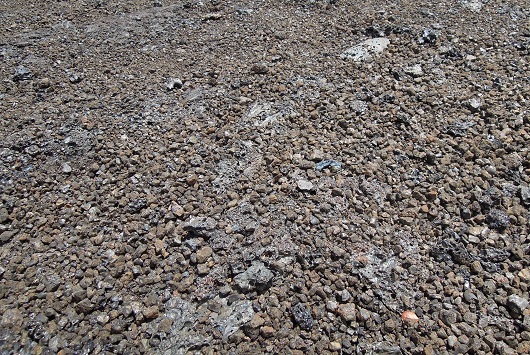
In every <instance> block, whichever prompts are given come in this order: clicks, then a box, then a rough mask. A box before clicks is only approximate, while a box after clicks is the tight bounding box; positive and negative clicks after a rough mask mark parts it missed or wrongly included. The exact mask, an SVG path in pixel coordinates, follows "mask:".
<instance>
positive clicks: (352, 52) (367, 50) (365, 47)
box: [341, 37, 390, 62]
mask: <svg viewBox="0 0 530 355" xmlns="http://www.w3.org/2000/svg"><path fill="white" fill-rule="evenodd" d="M389 44H390V40H389V39H388V38H384V37H381V38H372V39H368V40H366V41H364V42H361V43H359V44H357V45H356V46H353V47H351V48H348V49H347V50H345V51H344V52H343V53H342V54H341V58H342V59H349V60H353V61H354V62H366V61H371V60H373V58H374V57H376V56H377V55H379V54H381V53H382V52H383V51H384V50H385V49H386V47H388V45H389Z"/></svg>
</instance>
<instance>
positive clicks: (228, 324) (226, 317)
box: [215, 301, 254, 340]
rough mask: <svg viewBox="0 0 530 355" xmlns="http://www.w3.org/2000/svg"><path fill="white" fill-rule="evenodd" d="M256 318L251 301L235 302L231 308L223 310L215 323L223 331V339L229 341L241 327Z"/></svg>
mask: <svg viewBox="0 0 530 355" xmlns="http://www.w3.org/2000/svg"><path fill="white" fill-rule="evenodd" d="M253 317H254V309H253V308H252V302H250V301H235V302H234V303H232V304H231V305H230V306H226V307H224V308H223V310H222V311H221V313H220V314H219V317H218V319H217V320H216V321H215V323H217V324H218V325H219V329H222V334H223V339H225V340H226V339H228V337H230V336H231V335H232V334H234V333H235V332H237V331H238V330H239V328H240V327H241V326H243V325H244V324H246V323H248V322H250V321H251V320H252V318H253Z"/></svg>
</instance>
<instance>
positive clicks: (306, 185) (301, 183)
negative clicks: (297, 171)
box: [296, 180, 313, 191]
mask: <svg viewBox="0 0 530 355" xmlns="http://www.w3.org/2000/svg"><path fill="white" fill-rule="evenodd" d="M296 184H297V185H298V188H299V189H300V190H302V191H311V190H313V184H312V183H311V182H310V181H307V180H298V181H297V182H296Z"/></svg>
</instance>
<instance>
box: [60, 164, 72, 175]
mask: <svg viewBox="0 0 530 355" xmlns="http://www.w3.org/2000/svg"><path fill="white" fill-rule="evenodd" d="M61 171H62V172H63V173H65V174H70V173H71V172H72V167H71V166H70V164H68V163H64V164H63V165H62V166H61Z"/></svg>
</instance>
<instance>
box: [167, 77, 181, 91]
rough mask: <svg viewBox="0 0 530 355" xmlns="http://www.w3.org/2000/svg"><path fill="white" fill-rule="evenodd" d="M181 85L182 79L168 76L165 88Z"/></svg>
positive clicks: (177, 87)
mask: <svg viewBox="0 0 530 355" xmlns="http://www.w3.org/2000/svg"><path fill="white" fill-rule="evenodd" d="M182 85H183V84H182V80H180V79H179V78H170V79H169V80H168V81H167V83H166V88H167V89H168V90H173V89H180V88H181V87H182Z"/></svg>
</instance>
